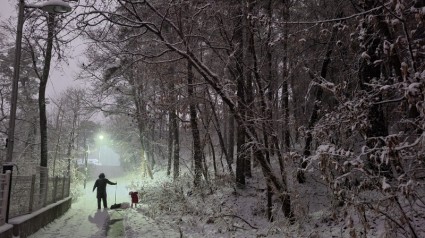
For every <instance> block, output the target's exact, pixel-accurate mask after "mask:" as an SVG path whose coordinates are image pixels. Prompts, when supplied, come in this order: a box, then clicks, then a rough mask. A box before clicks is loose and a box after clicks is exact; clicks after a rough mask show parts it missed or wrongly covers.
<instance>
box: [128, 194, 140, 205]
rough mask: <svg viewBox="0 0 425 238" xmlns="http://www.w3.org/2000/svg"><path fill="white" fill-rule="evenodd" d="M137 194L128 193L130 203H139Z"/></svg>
mask: <svg viewBox="0 0 425 238" xmlns="http://www.w3.org/2000/svg"><path fill="white" fill-rule="evenodd" d="M137 194H139V193H138V192H130V196H131V203H139V196H138V195H137Z"/></svg>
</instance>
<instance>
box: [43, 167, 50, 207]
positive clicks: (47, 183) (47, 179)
mask: <svg viewBox="0 0 425 238" xmlns="http://www.w3.org/2000/svg"><path fill="white" fill-rule="evenodd" d="M43 173H45V175H43V179H44V181H43V182H44V184H45V186H44V188H45V189H44V191H43V193H44V201H43V207H45V206H47V194H48V193H47V191H48V190H49V171H48V170H47V169H45V171H44V172H43Z"/></svg>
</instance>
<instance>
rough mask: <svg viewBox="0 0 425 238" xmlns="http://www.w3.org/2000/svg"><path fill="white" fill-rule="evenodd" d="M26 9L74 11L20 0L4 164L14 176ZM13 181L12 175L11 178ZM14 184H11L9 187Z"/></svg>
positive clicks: (61, 4)
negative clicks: (13, 161)
mask: <svg viewBox="0 0 425 238" xmlns="http://www.w3.org/2000/svg"><path fill="white" fill-rule="evenodd" d="M25 8H37V9H41V10H43V11H45V12H48V13H66V12H70V11H71V10H72V9H71V7H70V6H69V4H68V3H67V2H65V1H63V0H48V1H46V2H43V3H41V4H28V5H26V4H25V0H19V3H18V25H17V30H16V46H15V62H14V68H13V81H12V92H11V99H10V104H11V105H10V116H9V130H8V140H7V154H6V162H5V163H4V164H3V173H5V172H6V170H10V171H11V173H10V174H12V170H13V164H12V163H11V162H12V158H13V146H14V142H15V121H16V108H17V105H16V104H17V101H18V83H19V73H20V67H21V49H22V28H23V25H24V10H25ZM10 179H12V175H11V177H10ZM11 184H12V183H11V182H10V183H9V186H10V185H11ZM9 201H10V187H9V196H8V204H9ZM8 216H9V205H8V207H7V212H6V221H8Z"/></svg>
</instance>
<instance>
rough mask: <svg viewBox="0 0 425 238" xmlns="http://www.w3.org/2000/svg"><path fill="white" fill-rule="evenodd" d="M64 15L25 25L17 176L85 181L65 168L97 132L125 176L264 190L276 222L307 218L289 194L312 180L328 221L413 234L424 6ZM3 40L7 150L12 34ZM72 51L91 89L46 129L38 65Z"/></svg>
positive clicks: (405, 0) (418, 196)
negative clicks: (322, 191)
mask: <svg viewBox="0 0 425 238" xmlns="http://www.w3.org/2000/svg"><path fill="white" fill-rule="evenodd" d="M72 4H73V7H75V10H74V11H73V12H72V13H70V14H68V15H65V16H56V18H53V16H52V15H50V16H47V15H45V14H44V13H38V12H27V18H28V19H27V22H26V25H25V32H24V34H25V36H24V42H23V47H24V50H23V56H22V69H21V78H20V84H19V85H20V94H19V104H18V105H19V106H18V118H19V120H18V122H17V123H18V124H19V126H18V127H17V128H18V129H17V132H16V137H17V140H16V142H15V143H16V145H15V147H16V149H15V154H16V155H18V157H19V159H18V161H19V163H20V164H21V167H22V168H23V169H22V170H21V172H23V173H25V172H26V171H31V169H32V167H31V166H28V165H30V164H32V165H39V164H40V165H41V166H46V164H44V165H43V164H42V163H40V158H46V159H44V161H45V162H46V161H47V166H48V167H49V171H50V173H63V172H66V171H69V169H71V170H72V171H70V172H72V174H73V176H75V177H76V178H80V179H81V178H82V177H83V175H82V174H80V173H79V172H78V171H77V170H76V166H74V165H73V161H74V160H75V158H82V157H84V156H86V151H87V150H88V149H89V147H91V146H92V147H94V144H95V140H94V139H93V138H94V137H95V134H96V133H97V132H98V131H99V130H101V129H100V128H101V127H102V128H103V129H102V130H103V131H106V132H107V133H108V134H109V135H111V140H110V144H111V146H113V147H114V149H115V150H116V151H118V152H119V153H120V154H121V159H122V164H123V166H125V167H126V168H127V169H128V170H132V169H133V170H134V169H135V168H140V167H141V166H148V167H149V168H151V169H152V170H153V171H155V170H159V169H166V170H167V174H168V175H169V176H171V177H172V178H173V179H174V180H176V181H178V180H179V177H180V176H182V171H186V170H189V171H190V173H189V174H190V175H191V176H192V181H193V183H192V184H191V187H192V188H193V189H194V190H208V188H210V187H211V186H213V185H212V183H214V180H216V179H218V178H223V177H227V178H230V179H231V180H232V181H233V183H234V185H235V189H241V190H244V189H246V188H247V187H249V186H250V181H252V178H253V177H255V178H257V179H258V178H260V179H261V180H262V181H264V186H265V187H264V191H265V193H266V196H265V197H266V200H267V201H265V203H264V204H265V206H266V207H265V210H266V214H267V217H268V219H269V220H270V221H273V219H274V215H275V214H277V213H281V214H283V215H284V217H286V219H288V220H289V221H291V222H296V221H298V220H299V219H301V218H302V217H303V216H305V215H306V214H305V212H302V211H301V210H302V209H299V208H300V207H306V206H308V204H304V203H303V200H302V199H299V198H300V196H301V197H302V196H303V194H299V193H297V192H296V191H297V188H299V187H300V186H306V184H309V180H310V181H311V180H320V181H322V184H324V185H326V186H327V189H328V191H329V193H331V194H332V199H331V201H329V207H330V208H331V209H333V210H334V211H336V212H335V216H341V217H342V216H344V212H338V211H341V210H343V209H346V210H344V211H347V210H348V209H352V211H354V213H355V215H356V216H357V217H358V220H359V223H360V224H361V225H362V226H363V230H364V233H362V234H363V235H365V234H367V233H368V227H369V226H370V224H369V223H370V221H371V220H372V219H371V218H370V217H371V216H380V217H383V218H384V219H385V221H386V222H387V224H388V226H386V227H387V229H388V230H389V231H391V232H389V233H388V234H395V235H396V236H398V235H400V236H402V235H404V236H406V237H419V236H420V234H421V233H420V232H418V231H417V228H415V226H413V225H412V223H413V220H412V218H413V217H417V216H420V217H422V219H425V217H423V211H424V206H425V202H424V199H425V198H424V194H425V193H424V178H425V164H424V163H425V150H424V148H425V146H424V143H425V141H424V139H425V134H424V129H425V101H424V100H425V99H424V96H425V64H424V60H425V25H424V24H425V22H424V21H425V1H423V0H415V1H414V0H297V1H295V0H279V1H278V0H239V1H225V0H193V1H189V0H171V1H165V0H155V1H153V0H152V1H150V0H142V1H130V0H128V1H126V0H102V1H99V0H98V1H95V0H81V1H79V2H78V3H72ZM46 18H48V19H50V21H46V20H45V19H46ZM47 22H49V24H47ZM48 26H50V27H48ZM2 28H3V29H4V31H3V30H2V31H1V35H0V45H1V46H2V47H1V48H2V52H1V54H0V68H1V72H0V80H1V85H0V99H1V104H0V114H1V115H0V119H1V125H0V133H2V137H4V138H6V137H7V134H6V132H7V126H8V124H7V122H8V113H9V111H8V108H9V100H10V99H9V97H10V90H11V89H10V88H11V85H10V80H11V77H12V67H11V65H12V59H13V48H14V47H13V44H14V42H13V37H14V34H15V30H14V27H13V26H10V25H8V24H3V25H2ZM47 33H52V34H47ZM53 33H54V34H53ZM11 39H12V40H11ZM75 41H82V42H84V45H85V46H86V47H87V48H85V49H86V50H85V59H83V60H81V62H84V63H82V64H81V69H82V70H81V74H80V75H79V76H78V80H81V82H84V83H85V85H86V86H85V87H81V88H72V89H69V90H67V91H65V92H64V93H63V95H62V96H61V97H60V98H59V99H51V100H49V101H48V104H47V106H48V107H47V109H48V110H47V118H46V122H45V125H46V128H44V127H43V126H39V125H43V123H41V122H40V121H41V120H42V119H40V118H43V117H42V116H40V115H42V114H43V111H42V106H43V105H44V106H46V102H45V101H43V100H40V98H43V97H44V94H43V93H42V92H43V86H42V85H43V83H40V82H45V81H47V77H48V72H49V69H47V70H46V65H50V61H49V60H50V58H52V61H57V60H62V61H65V62H66V61H69V60H71V59H69V58H67V57H66V52H67V51H69V50H70V48H67V46H69V45H70V44H71V43H72V42H75ZM49 42H50V52H49V47H48V46H49ZM48 59H49V60H48ZM46 74H47V76H46ZM44 90H45V89H44ZM99 112H101V113H102V115H104V116H105V118H106V119H104V121H103V122H102V123H100V122H99V121H96V120H95V119H94V118H96V113H99ZM45 114H46V113H45ZM101 124H102V125H101ZM43 128H44V129H43ZM40 132H41V133H40ZM43 135H44V136H45V137H43ZM46 136H47V139H46V140H43V138H46ZM40 141H41V142H42V143H40ZM40 145H41V146H40ZM43 145H45V147H43ZM2 149H3V151H4V148H2ZM17 151H19V152H17ZM41 161H43V159H42V160H41ZM68 166H70V168H69V167H68ZM259 172H260V173H259ZM276 204H277V205H276ZM274 206H276V207H280V208H281V209H277V210H278V211H276V209H273V207H274ZM418 214H419V215H418ZM420 214H422V215H420ZM345 215H346V214H345ZM350 234H351V236H352V237H356V231H355V230H353V231H352V232H350ZM357 235H358V236H359V234H357ZM388 237H391V236H388Z"/></svg>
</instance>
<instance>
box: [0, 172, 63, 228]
mask: <svg viewBox="0 0 425 238" xmlns="http://www.w3.org/2000/svg"><path fill="white" fill-rule="evenodd" d="M47 175H48V171H47V169H46V168H43V169H38V170H37V173H36V174H33V175H29V176H21V175H19V176H15V175H13V176H12V180H11V182H12V184H11V191H10V204H9V216H8V218H9V219H10V218H13V217H17V216H22V215H25V214H29V213H31V212H33V211H36V210H39V209H41V208H43V207H45V206H47V205H50V204H52V203H55V202H57V201H59V200H61V199H64V198H66V197H68V196H69V191H70V179H69V177H58V176H56V177H53V178H52V177H50V178H49V177H48V176H47ZM9 183H10V172H8V173H4V174H0V226H1V225H3V224H4V223H5V222H6V219H5V218H6V212H7V207H8V204H7V200H8V199H7V196H8V192H9V191H8V189H9Z"/></svg>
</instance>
